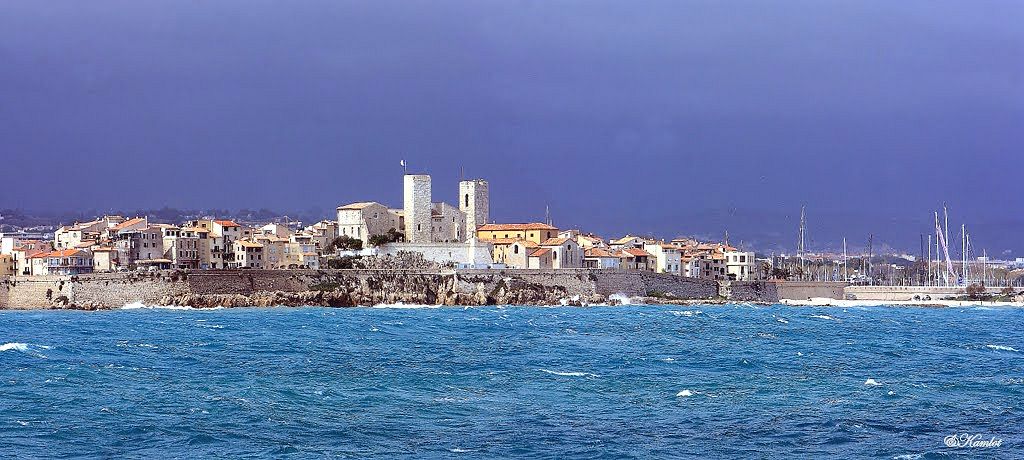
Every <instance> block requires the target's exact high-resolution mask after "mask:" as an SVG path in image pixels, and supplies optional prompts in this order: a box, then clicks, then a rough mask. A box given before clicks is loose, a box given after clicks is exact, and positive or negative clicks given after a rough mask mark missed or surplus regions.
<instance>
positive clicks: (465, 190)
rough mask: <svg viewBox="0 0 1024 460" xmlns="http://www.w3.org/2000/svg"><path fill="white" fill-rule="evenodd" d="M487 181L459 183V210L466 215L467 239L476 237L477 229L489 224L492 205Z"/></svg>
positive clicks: (478, 180) (475, 180)
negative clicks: (489, 200)
mask: <svg viewBox="0 0 1024 460" xmlns="http://www.w3.org/2000/svg"><path fill="white" fill-rule="evenodd" d="M488 199H489V194H488V191H487V181H485V180H483V179H472V180H464V181H461V182H459V210H460V211H462V212H463V213H465V214H466V231H465V235H466V239H467V240H468V239H469V238H475V237H476V229H477V228H479V227H480V226H481V225H484V224H486V223H487V219H488V213H489V211H490V204H489V202H488Z"/></svg>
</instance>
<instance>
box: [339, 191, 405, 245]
mask: <svg viewBox="0 0 1024 460" xmlns="http://www.w3.org/2000/svg"><path fill="white" fill-rule="evenodd" d="M337 211H338V236H348V237H351V238H355V239H357V240H362V241H363V246H369V242H370V237H371V236H373V235H383V234H385V233H387V232H388V230H391V229H395V230H396V231H401V228H402V227H401V223H400V221H399V216H398V214H396V213H394V212H392V211H391V210H389V209H388V208H387V207H386V206H384V205H382V204H380V203H377V202H375V201H364V202H359V203H349V204H346V205H344V206H338V209H337Z"/></svg>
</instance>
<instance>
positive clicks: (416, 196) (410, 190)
mask: <svg viewBox="0 0 1024 460" xmlns="http://www.w3.org/2000/svg"><path fill="white" fill-rule="evenodd" d="M403 207H404V209H405V241H408V242H410V243H429V242H430V241H431V238H430V233H431V232H430V222H431V220H430V176H428V175H426V174H406V175H405V199H404V202H403Z"/></svg>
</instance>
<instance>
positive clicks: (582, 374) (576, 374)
mask: <svg viewBox="0 0 1024 460" xmlns="http://www.w3.org/2000/svg"><path fill="white" fill-rule="evenodd" d="M537 370H538V371H541V372H546V373H548V374H551V375H559V376H562V377H591V378H598V377H600V376H599V375H597V374H591V373H590V372H564V371H552V370H548V369H537Z"/></svg>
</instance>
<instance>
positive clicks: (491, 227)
mask: <svg viewBox="0 0 1024 460" xmlns="http://www.w3.org/2000/svg"><path fill="white" fill-rule="evenodd" d="M522 230H558V227H552V226H550V225H548V224H542V223H539V222H534V223H530V224H484V225H481V226H480V228H478V229H477V231H481V232H501V231H522Z"/></svg>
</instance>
